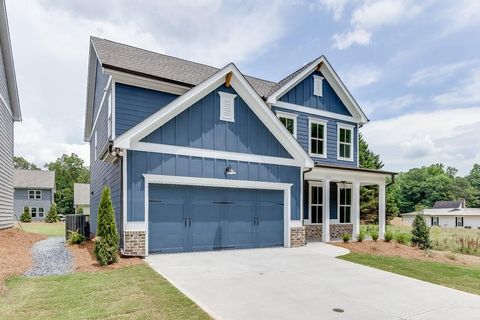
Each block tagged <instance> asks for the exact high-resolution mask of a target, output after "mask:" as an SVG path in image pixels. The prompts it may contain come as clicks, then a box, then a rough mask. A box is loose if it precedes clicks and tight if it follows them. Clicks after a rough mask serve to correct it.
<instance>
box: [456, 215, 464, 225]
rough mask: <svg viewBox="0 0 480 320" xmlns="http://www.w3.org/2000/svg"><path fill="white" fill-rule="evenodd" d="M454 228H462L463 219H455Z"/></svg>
mask: <svg viewBox="0 0 480 320" xmlns="http://www.w3.org/2000/svg"><path fill="white" fill-rule="evenodd" d="M455 226H456V227H463V217H455Z"/></svg>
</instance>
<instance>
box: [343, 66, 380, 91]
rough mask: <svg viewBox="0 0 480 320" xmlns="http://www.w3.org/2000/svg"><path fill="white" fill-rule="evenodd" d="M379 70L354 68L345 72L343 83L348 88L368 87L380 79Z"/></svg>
mask: <svg viewBox="0 0 480 320" xmlns="http://www.w3.org/2000/svg"><path fill="white" fill-rule="evenodd" d="M380 76H381V72H380V70H379V69H377V68H375V67H370V66H363V65H361V66H356V67H353V68H350V69H349V70H348V71H347V72H346V76H345V82H346V83H347V87H349V88H358V87H364V86H368V85H370V84H372V83H375V82H377V81H378V80H379V79H380Z"/></svg>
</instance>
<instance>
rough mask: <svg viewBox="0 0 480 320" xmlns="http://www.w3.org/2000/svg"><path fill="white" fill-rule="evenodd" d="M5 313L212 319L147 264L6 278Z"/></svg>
mask: <svg viewBox="0 0 480 320" xmlns="http://www.w3.org/2000/svg"><path fill="white" fill-rule="evenodd" d="M0 314H1V315H2V316H1V317H2V318H5V319H11V320H15V319H106V318H109V319H112V318H115V319H210V318H209V316H208V315H207V314H206V313H205V312H204V311H202V310H201V309H200V308H199V307H198V306H197V305H196V304H195V303H193V302H192V301H191V300H189V299H188V298H187V297H185V296H184V295H183V294H182V293H181V292H180V291H178V290H177V289H176V288H175V287H173V286H172V285H171V284H170V283H169V282H168V281H167V280H165V279H164V278H163V277H161V276H160V275H159V274H157V273H156V272H155V271H153V270H152V269H151V268H150V267H148V266H146V265H138V266H132V267H126V268H122V269H117V270H111V271H104V272H85V273H75V274H71V275H64V276H47V277H38V278H27V277H23V276H19V277H13V278H10V279H8V280H7V292H6V294H4V295H2V296H0Z"/></svg>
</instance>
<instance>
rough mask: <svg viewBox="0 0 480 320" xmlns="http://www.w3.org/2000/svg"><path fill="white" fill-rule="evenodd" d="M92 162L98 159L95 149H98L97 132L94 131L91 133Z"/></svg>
mask: <svg viewBox="0 0 480 320" xmlns="http://www.w3.org/2000/svg"><path fill="white" fill-rule="evenodd" d="M93 134H94V135H93V156H94V158H93V160H95V161H97V159H98V154H97V152H98V151H97V147H98V131H97V130H95V131H93Z"/></svg>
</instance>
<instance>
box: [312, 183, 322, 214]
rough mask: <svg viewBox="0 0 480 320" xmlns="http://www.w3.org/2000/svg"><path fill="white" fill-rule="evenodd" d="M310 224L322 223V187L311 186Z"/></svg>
mask: <svg viewBox="0 0 480 320" xmlns="http://www.w3.org/2000/svg"><path fill="white" fill-rule="evenodd" d="M309 199H310V223H322V217H323V188H322V187H321V186H320V185H310V197H309Z"/></svg>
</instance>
